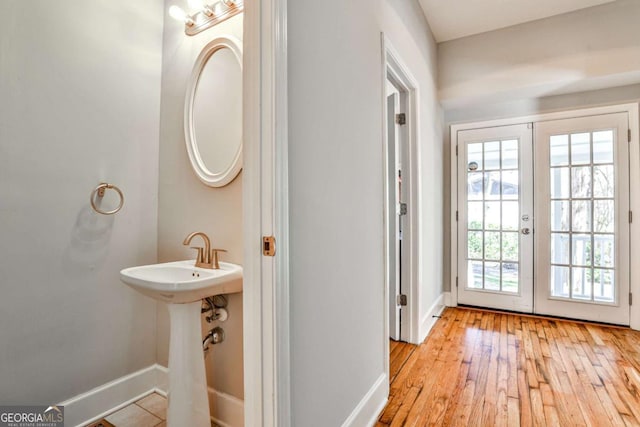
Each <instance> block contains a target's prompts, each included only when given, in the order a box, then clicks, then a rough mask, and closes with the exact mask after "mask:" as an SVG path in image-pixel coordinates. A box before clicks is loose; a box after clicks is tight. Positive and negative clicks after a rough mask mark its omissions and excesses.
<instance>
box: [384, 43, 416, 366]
mask: <svg viewBox="0 0 640 427" xmlns="http://www.w3.org/2000/svg"><path fill="white" fill-rule="evenodd" d="M382 52H383V63H382V67H383V68H382V71H383V73H382V76H383V80H382V88H383V94H382V95H383V99H382V106H383V113H384V116H383V121H382V123H383V136H384V139H383V150H384V162H385V163H384V171H385V176H384V193H383V194H384V231H383V233H384V253H385V258H384V264H385V283H384V300H383V301H384V306H383V307H381V309H382V310H383V311H384V323H383V337H384V343H385V344H384V346H385V351H384V354H385V360H384V364H385V366H387V367H388V366H389V340H390V339H393V340H396V341H405V342H410V343H414V344H416V343H418V341H419V339H420V338H419V336H418V335H419V319H418V317H419V316H418V312H419V311H418V304H419V297H420V295H419V289H418V262H417V260H418V259H419V253H418V251H419V237H418V236H419V207H418V182H417V171H418V167H417V142H416V141H417V140H418V120H417V111H418V94H417V89H416V88H417V83H416V80H415V79H414V78H413V76H412V75H411V73H410V72H409V69H408V67H406V66H405V65H404V63H403V62H402V61H401V60H400V57H399V55H398V53H397V52H396V51H395V49H393V47H392V46H391V43H390V42H389V40H388V39H387V38H386V37H385V36H384V34H382ZM387 373H388V371H387Z"/></svg>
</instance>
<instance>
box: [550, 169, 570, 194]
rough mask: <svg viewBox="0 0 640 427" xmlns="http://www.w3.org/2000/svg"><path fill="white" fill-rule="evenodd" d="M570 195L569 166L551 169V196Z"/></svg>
mask: <svg viewBox="0 0 640 427" xmlns="http://www.w3.org/2000/svg"><path fill="white" fill-rule="evenodd" d="M567 197H569V168H552V169H551V198H552V199H564V198H567Z"/></svg>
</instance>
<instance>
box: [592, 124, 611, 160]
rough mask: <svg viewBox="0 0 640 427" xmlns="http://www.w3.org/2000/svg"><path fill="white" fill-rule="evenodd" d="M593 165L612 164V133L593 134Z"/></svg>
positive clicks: (609, 131) (608, 131)
mask: <svg viewBox="0 0 640 427" xmlns="http://www.w3.org/2000/svg"><path fill="white" fill-rule="evenodd" d="M593 163H613V131H612V130H606V131H602V132H594V133H593Z"/></svg>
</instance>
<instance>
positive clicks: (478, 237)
mask: <svg viewBox="0 0 640 427" xmlns="http://www.w3.org/2000/svg"><path fill="white" fill-rule="evenodd" d="M483 246H484V244H483V242H482V231H470V232H469V233H468V235H467V257H469V258H474V259H482V249H483Z"/></svg>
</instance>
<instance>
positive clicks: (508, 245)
mask: <svg viewBox="0 0 640 427" xmlns="http://www.w3.org/2000/svg"><path fill="white" fill-rule="evenodd" d="M519 237H520V236H519V234H518V233H502V260H503V261H518V258H519V257H518V239H519Z"/></svg>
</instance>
